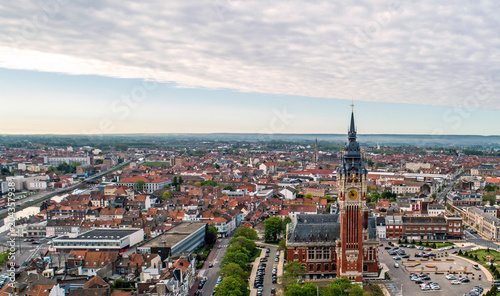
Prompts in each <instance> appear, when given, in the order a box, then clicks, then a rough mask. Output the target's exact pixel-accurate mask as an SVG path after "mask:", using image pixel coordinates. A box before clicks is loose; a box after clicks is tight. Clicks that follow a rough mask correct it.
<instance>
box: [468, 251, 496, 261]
mask: <svg viewBox="0 0 500 296" xmlns="http://www.w3.org/2000/svg"><path fill="white" fill-rule="evenodd" d="M467 254H472V255H477V259H479V261H482V262H486V259H485V258H486V256H491V257H492V258H493V260H495V261H500V253H499V252H498V251H495V250H491V249H490V251H489V252H488V250H487V249H481V250H475V251H472V252H467ZM465 258H467V257H465ZM469 259H470V258H469Z"/></svg>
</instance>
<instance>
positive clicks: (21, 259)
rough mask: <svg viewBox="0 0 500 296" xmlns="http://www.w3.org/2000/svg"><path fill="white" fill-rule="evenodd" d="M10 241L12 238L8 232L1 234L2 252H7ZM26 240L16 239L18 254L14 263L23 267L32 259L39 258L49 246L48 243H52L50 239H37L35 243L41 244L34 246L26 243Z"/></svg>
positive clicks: (0, 245) (0, 244)
mask: <svg viewBox="0 0 500 296" xmlns="http://www.w3.org/2000/svg"><path fill="white" fill-rule="evenodd" d="M9 239H10V237H9V236H8V235H7V232H4V233H1V234H0V250H2V251H3V250H6V249H7V248H8V247H9V242H8V241H9ZM25 239H26V238H22V237H20V238H19V237H16V248H17V252H16V254H15V260H14V261H15V262H16V263H17V264H19V265H22V264H23V263H25V262H26V261H28V260H29V259H31V258H35V257H39V256H40V252H41V251H42V250H44V249H45V248H46V247H47V246H48V245H47V242H48V241H50V239H47V238H35V241H37V242H39V243H40V244H33V243H31V242H25V241H24V240H25Z"/></svg>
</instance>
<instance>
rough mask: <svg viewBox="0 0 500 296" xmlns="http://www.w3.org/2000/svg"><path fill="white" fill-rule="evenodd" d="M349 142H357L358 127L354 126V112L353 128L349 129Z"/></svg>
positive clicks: (352, 117)
mask: <svg viewBox="0 0 500 296" xmlns="http://www.w3.org/2000/svg"><path fill="white" fill-rule="evenodd" d="M348 135H349V140H356V126H355V125H354V111H353V112H352V113H351V126H350V127H349V133H348Z"/></svg>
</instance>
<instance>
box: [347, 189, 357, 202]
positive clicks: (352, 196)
mask: <svg viewBox="0 0 500 296" xmlns="http://www.w3.org/2000/svg"><path fill="white" fill-rule="evenodd" d="M347 196H348V197H349V198H350V199H352V200H354V199H356V198H358V192H357V191H356V190H350V191H349V193H347Z"/></svg>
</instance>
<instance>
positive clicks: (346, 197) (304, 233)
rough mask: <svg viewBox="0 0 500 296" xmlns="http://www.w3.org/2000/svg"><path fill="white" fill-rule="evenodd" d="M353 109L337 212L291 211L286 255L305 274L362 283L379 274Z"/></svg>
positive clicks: (339, 175) (339, 177) (339, 169)
mask: <svg viewBox="0 0 500 296" xmlns="http://www.w3.org/2000/svg"><path fill="white" fill-rule="evenodd" d="M356 138H357V136H356V128H355V125H354V113H352V114H351V124H350V128H349V133H348V139H349V141H348V143H347V144H346V146H345V151H344V153H343V156H342V161H341V163H340V165H339V166H338V167H337V189H338V190H337V192H338V198H337V201H338V207H339V210H338V214H311V215H306V214H303V215H296V216H295V218H294V219H293V220H292V222H291V223H290V224H288V226H287V243H286V245H287V258H288V261H297V262H299V263H301V264H302V266H304V267H305V270H306V276H307V277H309V279H322V278H336V277H342V278H347V279H349V280H351V281H352V282H356V283H361V282H362V280H363V277H371V276H373V277H376V276H378V257H377V252H378V238H377V231H376V225H375V218H374V217H373V216H371V214H370V213H369V210H368V208H367V207H366V194H367V174H368V171H367V170H366V168H365V165H364V163H363V158H362V155H361V150H360V147H359V143H358V142H357V141H356Z"/></svg>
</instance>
